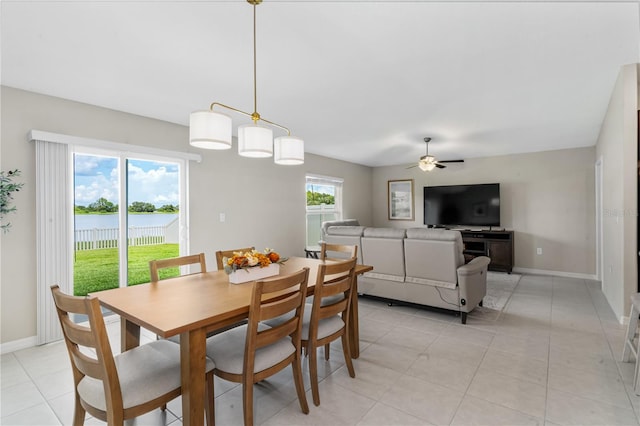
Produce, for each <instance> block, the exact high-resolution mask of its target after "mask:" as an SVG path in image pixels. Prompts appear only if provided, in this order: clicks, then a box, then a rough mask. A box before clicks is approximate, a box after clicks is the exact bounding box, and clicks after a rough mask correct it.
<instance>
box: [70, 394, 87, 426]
mask: <svg viewBox="0 0 640 426" xmlns="http://www.w3.org/2000/svg"><path fill="white" fill-rule="evenodd" d="M75 394H76V403H75V408H74V411H73V426H82V425H83V424H84V417H85V414H86V412H85V410H84V407H83V406H82V404H81V403H80V396H79V395H78V392H76V393H75Z"/></svg>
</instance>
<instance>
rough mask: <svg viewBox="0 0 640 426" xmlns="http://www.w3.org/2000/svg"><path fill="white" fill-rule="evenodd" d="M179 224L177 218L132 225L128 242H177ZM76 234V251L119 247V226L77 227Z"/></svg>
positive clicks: (130, 243)
mask: <svg viewBox="0 0 640 426" xmlns="http://www.w3.org/2000/svg"><path fill="white" fill-rule="evenodd" d="M177 226H178V220H177V219H176V220H174V221H172V222H171V223H169V224H167V225H161V226H130V227H129V232H128V235H129V236H128V244H129V246H150V245H155V244H166V243H177V242H178V241H177V233H176V232H175V230H177ZM174 228H175V229H174ZM74 234H75V243H76V244H75V247H76V251H81V250H95V249H104V248H118V234H119V229H118V228H100V229H99V228H94V229H77V230H75V231H74Z"/></svg>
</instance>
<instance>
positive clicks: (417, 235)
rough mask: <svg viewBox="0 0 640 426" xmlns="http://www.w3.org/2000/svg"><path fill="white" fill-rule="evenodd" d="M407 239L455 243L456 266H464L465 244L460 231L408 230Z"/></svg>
mask: <svg viewBox="0 0 640 426" xmlns="http://www.w3.org/2000/svg"><path fill="white" fill-rule="evenodd" d="M407 238H410V239H412V240H435V241H453V242H454V245H455V250H456V253H457V255H456V262H457V265H456V266H462V265H464V254H462V252H463V251H464V243H463V242H462V234H461V233H460V231H451V230H448V229H429V228H410V229H407Z"/></svg>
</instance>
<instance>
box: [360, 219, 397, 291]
mask: <svg viewBox="0 0 640 426" xmlns="http://www.w3.org/2000/svg"><path fill="white" fill-rule="evenodd" d="M404 235H405V232H404V229H397V228H365V230H364V235H363V236H362V238H361V239H360V244H361V246H362V261H363V262H364V264H365V265H371V266H373V271H371V272H367V273H365V276H368V277H370V278H377V279H386V280H390V281H397V282H403V281H404V246H403V241H404Z"/></svg>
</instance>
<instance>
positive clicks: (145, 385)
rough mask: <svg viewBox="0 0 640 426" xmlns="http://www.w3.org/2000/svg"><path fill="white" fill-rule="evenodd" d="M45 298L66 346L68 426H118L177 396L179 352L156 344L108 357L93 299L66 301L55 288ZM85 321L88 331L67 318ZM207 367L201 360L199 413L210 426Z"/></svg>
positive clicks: (211, 410) (210, 394) (209, 364)
mask: <svg viewBox="0 0 640 426" xmlns="http://www.w3.org/2000/svg"><path fill="white" fill-rule="evenodd" d="M51 293H52V294H53V300H54V302H55V305H56V310H57V312H58V319H59V320H60V325H61V327H62V333H63V335H64V340H65V343H66V345H67V351H68V353H69V358H70V359H71V369H72V372H73V382H74V388H75V410H74V416H73V424H74V425H75V426H78V425H82V424H84V418H85V414H86V413H87V412H88V413H89V414H90V415H91V416H93V417H95V418H97V419H100V420H102V421H105V422H107V424H109V425H122V424H123V422H124V420H126V419H130V418H133V417H138V416H140V415H142V414H144V413H147V412H149V411H152V410H155V409H156V408H161V409H163V410H164V409H165V408H166V404H167V403H168V402H169V401H171V400H173V399H174V398H176V397H178V396H180V394H181V393H182V387H181V379H180V346H178V345H176V344H174V343H171V342H169V341H166V340H156V341H153V342H150V343H147V344H144V345H141V346H138V347H136V348H133V349H131V350H128V351H126V352H123V353H121V354H119V355H115V356H114V355H113V353H112V352H111V345H110V343H109V338H108V336H107V329H106V327H105V324H104V318H103V317H102V312H101V310H100V302H99V300H98V298H97V297H93V296H87V297H78V296H69V295H67V294H64V293H63V292H62V291H61V290H60V288H59V287H58V286H57V285H53V286H51ZM69 313H72V314H82V315H86V316H87V317H88V319H89V321H88V322H89V326H88V327H87V326H86V325H85V323H79V324H76V323H75V322H74V321H73V320H72V319H71V318H70V316H69ZM213 368H214V364H213V361H211V360H210V359H208V358H207V359H206V371H207V376H206V378H205V377H203V378H202V380H206V386H205V391H206V392H205V393H206V398H207V399H206V401H205V413H206V418H207V424H208V425H210V426H211V425H213V424H214V423H215V420H214V406H213V403H212V402H211V401H213V397H214V392H213V391H214V389H213V374H212V372H213Z"/></svg>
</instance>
